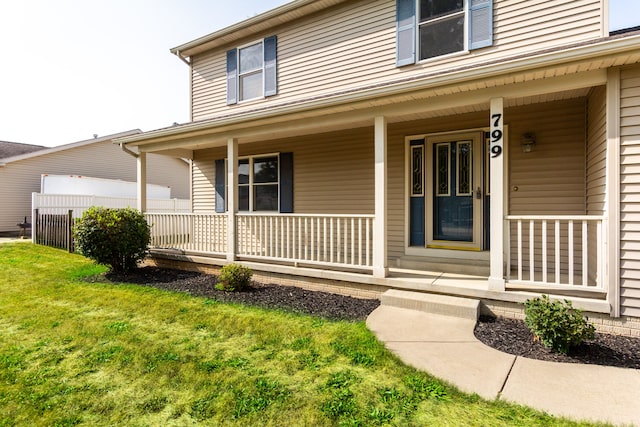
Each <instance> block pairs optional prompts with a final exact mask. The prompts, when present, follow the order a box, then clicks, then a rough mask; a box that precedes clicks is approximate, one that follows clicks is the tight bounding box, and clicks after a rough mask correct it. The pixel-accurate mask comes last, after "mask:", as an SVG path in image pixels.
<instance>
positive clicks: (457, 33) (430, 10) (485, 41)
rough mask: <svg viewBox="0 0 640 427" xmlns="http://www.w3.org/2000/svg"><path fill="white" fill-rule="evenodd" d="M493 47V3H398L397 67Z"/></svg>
mask: <svg viewBox="0 0 640 427" xmlns="http://www.w3.org/2000/svg"><path fill="white" fill-rule="evenodd" d="M492 44H493V1H492V0H396V65H397V66H403V65H408V64H415V62H416V61H421V60H425V59H430V58H435V57H438V56H442V55H447V54H450V53H455V52H462V51H465V50H473V49H479V48H481V47H486V46H491V45H492Z"/></svg>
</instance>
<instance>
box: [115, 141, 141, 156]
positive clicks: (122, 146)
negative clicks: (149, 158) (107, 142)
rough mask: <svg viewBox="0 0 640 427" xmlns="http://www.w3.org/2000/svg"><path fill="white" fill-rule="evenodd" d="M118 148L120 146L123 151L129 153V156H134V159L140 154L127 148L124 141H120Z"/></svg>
mask: <svg viewBox="0 0 640 427" xmlns="http://www.w3.org/2000/svg"><path fill="white" fill-rule="evenodd" d="M120 148H122V151H124V152H125V153H127V154H129V155H130V156H133V157H135V158H136V159H137V158H138V157H140V154H138V153H136V152H135V151H131V150H129V149H128V148H127V147H126V146H125V145H124V142H120Z"/></svg>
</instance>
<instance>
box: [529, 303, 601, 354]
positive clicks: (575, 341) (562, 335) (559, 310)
mask: <svg viewBox="0 0 640 427" xmlns="http://www.w3.org/2000/svg"><path fill="white" fill-rule="evenodd" d="M524 314H525V319H524V322H525V323H526V325H527V326H528V327H529V330H530V331H531V333H533V335H534V336H535V337H537V338H538V339H539V340H540V341H541V342H542V344H544V345H545V347H547V348H550V349H551V350H553V351H557V352H560V353H565V354H566V353H567V352H568V351H569V349H570V348H571V347H574V346H577V345H579V344H580V343H581V342H582V341H584V340H590V339H593V338H594V333H595V327H594V326H593V324H591V323H589V321H588V319H586V318H585V317H584V316H583V315H582V311H581V310H579V309H577V308H573V306H572V305H571V301H568V300H565V301H564V303H562V302H561V301H551V300H550V299H549V296H548V295H542V297H541V298H534V299H529V300H527V301H526V302H525V303H524Z"/></svg>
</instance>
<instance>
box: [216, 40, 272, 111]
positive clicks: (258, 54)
mask: <svg viewBox="0 0 640 427" xmlns="http://www.w3.org/2000/svg"><path fill="white" fill-rule="evenodd" d="M276 60H277V38H276V36H272V37H267V38H266V39H264V40H260V41H257V42H253V43H251V44H249V45H246V46H242V47H240V48H235V49H231V50H229V51H227V104H229V105H231V104H236V103H238V102H240V101H247V100H250V99H257V98H262V97H264V96H272V95H276V94H277V73H276Z"/></svg>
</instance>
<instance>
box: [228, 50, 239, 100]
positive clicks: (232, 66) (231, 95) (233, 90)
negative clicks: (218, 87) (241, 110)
mask: <svg viewBox="0 0 640 427" xmlns="http://www.w3.org/2000/svg"><path fill="white" fill-rule="evenodd" d="M237 102H238V50H237V49H231V50H229V51H227V105H231V104H236V103H237Z"/></svg>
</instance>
